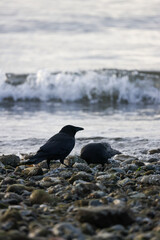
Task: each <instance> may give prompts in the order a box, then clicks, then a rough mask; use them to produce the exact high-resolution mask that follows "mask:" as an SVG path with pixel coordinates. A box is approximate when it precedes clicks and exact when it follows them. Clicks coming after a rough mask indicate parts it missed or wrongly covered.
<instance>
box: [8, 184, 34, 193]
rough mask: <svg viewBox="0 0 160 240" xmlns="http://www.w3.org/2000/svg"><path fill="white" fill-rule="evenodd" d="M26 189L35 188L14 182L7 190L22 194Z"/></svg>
mask: <svg viewBox="0 0 160 240" xmlns="http://www.w3.org/2000/svg"><path fill="white" fill-rule="evenodd" d="M24 190H27V191H32V190H33V188H32V187H27V186H24V185H22V184H13V185H11V186H8V187H7V190H6V192H15V193H17V194H22V193H23V191H24Z"/></svg>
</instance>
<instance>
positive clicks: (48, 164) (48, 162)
mask: <svg viewBox="0 0 160 240" xmlns="http://www.w3.org/2000/svg"><path fill="white" fill-rule="evenodd" d="M47 166H48V170H50V160H49V159H47Z"/></svg>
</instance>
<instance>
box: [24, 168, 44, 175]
mask: <svg viewBox="0 0 160 240" xmlns="http://www.w3.org/2000/svg"><path fill="white" fill-rule="evenodd" d="M22 174H24V175H27V176H37V175H43V170H42V168H41V167H39V166H35V167H28V168H25V169H24V170H23V171H22Z"/></svg>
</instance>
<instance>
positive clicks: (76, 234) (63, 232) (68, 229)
mask: <svg viewBox="0 0 160 240" xmlns="http://www.w3.org/2000/svg"><path fill="white" fill-rule="evenodd" d="M52 232H53V234H55V235H56V236H61V237H65V239H77V240H85V237H84V235H83V233H82V232H81V230H80V229H79V228H77V227H75V226H73V224H71V223H69V222H61V223H58V224H56V225H55V226H54V227H53V229H52Z"/></svg>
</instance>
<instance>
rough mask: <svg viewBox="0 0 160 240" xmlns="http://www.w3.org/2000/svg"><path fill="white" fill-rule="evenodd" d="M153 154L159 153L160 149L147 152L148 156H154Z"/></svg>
mask: <svg viewBox="0 0 160 240" xmlns="http://www.w3.org/2000/svg"><path fill="white" fill-rule="evenodd" d="M155 153H160V148H157V149H151V150H149V151H148V154H155Z"/></svg>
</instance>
